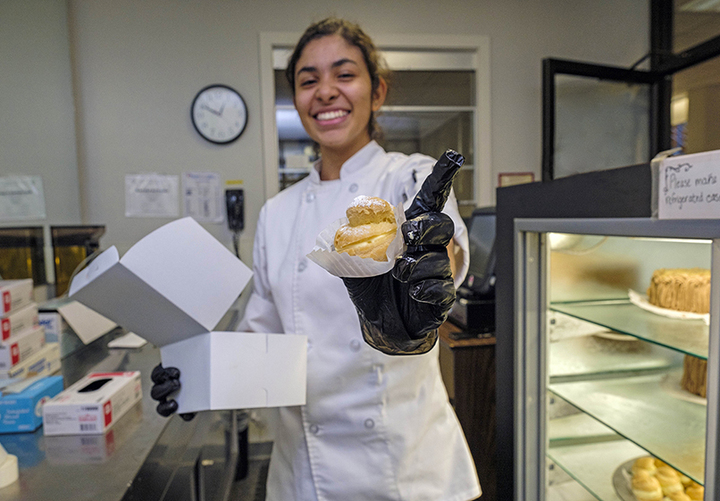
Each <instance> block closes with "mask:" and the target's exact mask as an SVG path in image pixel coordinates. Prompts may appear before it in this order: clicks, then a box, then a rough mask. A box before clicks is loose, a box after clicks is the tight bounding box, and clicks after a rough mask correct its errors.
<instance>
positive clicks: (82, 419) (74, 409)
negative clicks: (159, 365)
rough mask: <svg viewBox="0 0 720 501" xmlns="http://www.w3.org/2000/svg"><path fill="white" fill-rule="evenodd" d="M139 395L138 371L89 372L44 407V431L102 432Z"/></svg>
mask: <svg viewBox="0 0 720 501" xmlns="http://www.w3.org/2000/svg"><path fill="white" fill-rule="evenodd" d="M141 398H142V387H141V384H140V372H138V371H134V372H96V373H92V374H88V375H87V376H85V377H84V378H82V379H81V380H80V381H78V382H76V383H75V384H74V385H72V386H70V387H69V388H67V389H66V390H64V391H63V392H62V393H60V394H59V395H57V396H56V397H55V398H53V399H52V400H50V401H49V402H47V403H46V404H45V405H44V406H43V433H44V434H45V435H82V434H87V435H95V434H99V433H103V432H105V430H107V429H108V428H110V427H111V426H112V425H113V424H115V423H116V422H117V421H118V420H119V419H120V418H121V417H122V416H123V414H125V413H126V412H127V411H128V410H129V409H130V408H131V407H132V406H133V405H135V403H136V402H138V401H139V400H140V399H141Z"/></svg>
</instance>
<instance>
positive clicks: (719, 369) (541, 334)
mask: <svg viewBox="0 0 720 501" xmlns="http://www.w3.org/2000/svg"><path fill="white" fill-rule="evenodd" d="M548 233H568V234H581V235H597V236H618V237H646V238H673V239H704V240H711V251H710V253H711V273H712V275H711V277H712V278H711V298H710V325H709V345H708V358H707V361H708V363H707V370H708V375H707V418H706V432H705V472H704V475H705V478H704V487H705V499H720V478H719V474H720V472H718V471H717V465H718V464H720V457H718V455H719V454H720V443H719V442H718V441H719V440H720V414H719V410H720V409H719V408H718V406H719V405H720V403H719V399H720V287H718V286H719V285H720V220H656V219H649V218H628V219H623V218H620V219H516V220H515V309H514V311H515V340H514V367H515V370H514V372H515V384H514V392H515V415H514V421H515V428H514V429H515V451H514V458H515V461H514V463H515V464H514V467H515V472H516V476H515V479H516V482H515V488H514V498H515V499H537V500H544V499H545V498H546V485H547V479H546V476H545V461H546V453H547V449H548V437H547V430H546V426H545V423H546V416H547V408H546V407H547V403H546V392H547V389H548V384H549V376H548V373H549V370H548V342H547V339H548V336H547V335H546V325H547V323H546V312H547V310H548V308H549V306H550V304H549V293H548V290H549V289H548V287H549V282H548V280H549V277H548V272H549V258H550V249H549V246H548V241H547V234H548ZM638 445H640V446H641V447H642V444H638ZM608 482H610V479H609V478H608Z"/></svg>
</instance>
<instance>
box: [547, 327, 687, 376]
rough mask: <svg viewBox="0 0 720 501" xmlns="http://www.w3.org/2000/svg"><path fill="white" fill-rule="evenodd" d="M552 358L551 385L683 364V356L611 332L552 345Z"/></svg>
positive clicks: (662, 369)
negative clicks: (620, 337)
mask: <svg viewBox="0 0 720 501" xmlns="http://www.w3.org/2000/svg"><path fill="white" fill-rule="evenodd" d="M549 357H550V364H549V369H550V382H551V383H556V382H562V381H572V380H577V379H594V378H601V377H610V376H617V374H620V373H633V372H639V371H666V370H668V369H670V368H671V367H676V366H680V365H682V357H681V356H680V355H678V354H677V353H675V352H672V351H669V350H667V349H665V348H662V347H660V346H657V345H655V344H651V343H647V342H645V341H642V340H640V339H638V338H635V337H629V338H628V337H623V338H622V339H619V336H617V335H613V334H612V333H607V334H602V333H601V334H594V335H589V336H580V337H575V338H570V339H563V340H560V341H555V342H551V343H550V344H549Z"/></svg>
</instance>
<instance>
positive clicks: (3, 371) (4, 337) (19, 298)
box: [0, 278, 60, 380]
mask: <svg viewBox="0 0 720 501" xmlns="http://www.w3.org/2000/svg"><path fill="white" fill-rule="evenodd" d="M0 297H1V298H2V306H1V307H0V329H1V330H0V333H1V334H0V380H3V379H15V378H24V377H29V376H39V375H42V376H46V375H50V374H52V373H53V372H55V371H57V370H58V369H59V368H60V350H59V349H58V345H57V343H46V339H45V330H44V329H43V327H42V326H41V325H40V323H39V316H38V305H37V303H35V301H34V300H33V282H32V280H31V279H29V278H28V279H24V280H0Z"/></svg>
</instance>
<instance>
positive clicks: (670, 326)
mask: <svg viewBox="0 0 720 501" xmlns="http://www.w3.org/2000/svg"><path fill="white" fill-rule="evenodd" d="M550 309H551V310H554V311H559V312H561V313H565V314H566V315H570V316H573V317H575V318H580V319H582V320H586V321H588V322H592V323H594V324H597V325H601V326H603V327H606V328H608V329H611V330H613V331H617V332H620V333H622V334H628V335H631V336H635V337H637V338H639V339H643V340H645V341H648V342H650V343H653V344H657V345H660V346H665V347H667V348H670V349H673V350H677V351H680V352H683V353H686V354H688V355H693V356H695V357H698V358H702V359H704V360H707V356H708V339H709V335H708V333H709V327H708V326H707V325H706V324H705V322H703V321H702V320H681V319H675V318H668V317H663V316H661V315H656V314H655V313H650V312H649V311H645V310H643V309H642V308H639V307H637V306H635V305H634V304H632V303H631V302H630V300H629V299H628V300H608V301H581V302H572V303H552V304H551V305H550Z"/></svg>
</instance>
